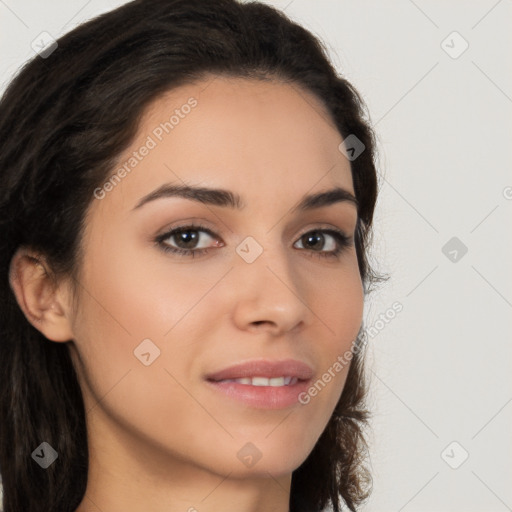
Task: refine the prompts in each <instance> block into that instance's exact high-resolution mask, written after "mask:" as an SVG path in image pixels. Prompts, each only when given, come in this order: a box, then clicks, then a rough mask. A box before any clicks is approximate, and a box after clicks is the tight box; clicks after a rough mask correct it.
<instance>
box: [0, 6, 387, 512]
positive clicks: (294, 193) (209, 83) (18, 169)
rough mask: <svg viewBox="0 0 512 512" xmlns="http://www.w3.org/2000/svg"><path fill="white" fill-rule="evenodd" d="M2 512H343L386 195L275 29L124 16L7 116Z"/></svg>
mask: <svg viewBox="0 0 512 512" xmlns="http://www.w3.org/2000/svg"><path fill="white" fill-rule="evenodd" d="M0 139H1V141H2V146H1V148H2V149H1V153H0V190H1V192H0V240H1V242H0V243H1V246H0V271H1V285H0V293H1V299H2V322H1V326H0V329H1V331H0V339H1V343H0V351H1V352H0V356H1V381H0V393H1V395H0V397H1V398H0V407H1V409H0V417H1V420H0V434H1V436H0V437H1V441H0V443H1V444H0V469H1V473H2V479H3V487H4V511H5V512H15V511H16V512H17V511H36V510H37V511H42V510H44V511H46V510H47V511H50V510H51V511H55V510H59V511H60V510H62V511H79V512H89V511H97V510H101V511H107V510H108V511H109V512H115V511H118V510H119V511H120V510H123V511H132V510H151V511H154V512H159V511H163V510H165V511H167V512H169V511H181V510H183V511H185V510H189V511H194V510H198V511H200V512H202V511H213V510H236V511H245V510H247V511H248V510H251V511H263V510H265V511H270V510H272V511H276V512H281V511H283V512H284V511H288V510H290V511H293V512H297V511H308V512H310V511H320V510H322V509H323V508H325V507H326V506H329V505H330V506H332V508H333V509H334V510H335V511H339V510H343V509H344V508H345V507H344V505H345V504H346V507H347V508H348V509H349V510H352V511H354V510H356V506H357V505H358V504H359V503H361V502H362V501H363V500H364V499H365V498H366V496H367V495H368V493H369V490H368V486H367V484H368V479H369V473H368V471H367V469H366V468H365V466H364V464H363V462H364V458H365V438H364V427H365V426H366V423H367V420H368V411H367V410H366V409H365V403H364V400H365V393H366V387H365V380H364V374H363V352H362V349H363V345H364V336H363V328H362V312H363V303H364V296H365V295H366V294H367V293H368V292H369V291H370V288H371V286H370V285H371V284H372V283H374V282H376V281H377V280H378V276H377V275H376V274H375V273H374V272H373V271H372V269H371V268H370V266H369V263H368V259H367V256H368V249H369V240H370V233H371V231H370V230H371V225H372V218H373V213H374V208H375V203H376V196H377V178H376V169H375V164H374V161H375V142H374V135H373V132H372V130H371V128H370V126H369V124H368V122H367V121H366V117H365V115H364V106H363V103H362V100H361V99H360V97H359V95H358V93H357V92H356V91H355V89H354V88H353V87H352V86H351V85H350V84H349V83H348V82H347V81H346V80H345V79H344V78H342V77H340V76H339V75H337V74H336V71H335V70H334V68H333V67H332V65H331V64H330V63H329V61H328V59H327V56H326V53H325V52H324V50H323V48H322V46H321V43H319V41H318V40H316V39H315V38H314V36H313V35H311V34H310V33H309V32H307V31H306V30H305V29H304V28H302V27H300V26H298V25H297V24H295V23H293V22H291V21H290V20H289V19H288V18H286V17H285V16H284V15H283V14H282V13H280V12H279V11H278V10H276V9H274V8H271V7H269V6H267V5H264V4H259V3H256V2H255V3H245V4H244V3H239V2H237V1H235V0H214V1H212V0H138V1H134V2H130V3H128V4H126V5H124V6H122V7H120V8H118V9H116V10H114V11H112V12H109V13H106V14H104V15H102V16H100V17H98V18H96V19H94V20H91V21H89V22H87V23H85V24H83V25H81V26H79V27H78V28H76V29H74V30H73V31H71V32H70V33H68V34H66V35H65V36H63V37H62V38H60V39H59V40H58V41H57V45H54V46H53V47H52V49H51V51H48V52H46V53H45V54H44V55H40V56H37V57H36V58H34V59H32V61H31V62H29V63H28V64H27V65H26V66H25V68H24V69H23V70H22V71H21V72H20V74H19V75H18V76H17V77H16V78H15V79H14V80H13V81H12V82H11V84H10V86H9V88H8V89H7V91H6V93H5V94H4V96H3V98H2V101H1V103H0Z"/></svg>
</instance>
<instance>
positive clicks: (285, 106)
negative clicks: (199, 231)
mask: <svg viewBox="0 0 512 512" xmlns="http://www.w3.org/2000/svg"><path fill="white" fill-rule="evenodd" d="M341 141H342V137H341V135H340V133H339V132H338V130H337V129H336V127H335V125H334V123H333V121H332V119H331V118H330V116H329V114H328V112H327V110H326V109H325V107H324V106H323V104H322V102H321V101H320V100H319V99H318V98H317V97H316V96H315V95H313V94H312V93H310V92H308V91H306V90H304V89H303V88H301V87H300V86H298V85H297V84H290V83H284V82H279V81H271V80H268V81H264V80H255V79H244V78H231V77H218V76H217V77H211V78H206V79H203V80H201V81H198V82H196V83H192V84H187V85H184V86H181V87H178V88H176V89H173V90H171V91H169V92H167V93H165V94H164V95H162V96H160V97H159V98H158V99H156V100H155V101H153V102H152V103H151V104H150V106H149V107H148V108H147V109H146V111H145V113H144V115H143V117H142V118H141V121H140V123H139V128H138V132H137V135H136V137H135V139H134V141H133V142H132V144H131V145H130V147H129V148H128V149H127V150H126V151H125V152H124V153H123V154H122V155H121V156H120V158H119V159H118V162H117V165H116V167H115V168H114V170H113V173H114V174H115V173H116V172H117V171H118V170H120V169H123V168H124V169H125V172H121V173H118V174H122V175H123V177H122V179H121V180H117V183H116V184H115V186H114V187H110V188H111V189H113V190H111V191H109V193H108V194H107V196H106V198H105V200H103V201H102V203H104V204H103V205H102V206H103V207H107V204H108V205H110V206H111V207H113V208H115V209H116V210H119V209H123V210H128V209H131V208H133V206H134V205H135V204H136V203H137V202H138V200H139V199H140V198H141V197H142V196H143V195H145V194H147V193H149V192H151V190H153V189H155V188H157V187H159V186H161V185H162V184H164V183H170V182H171V183H176V184H181V185H183V184H193V185H202V186H210V187H217V188H225V189H230V190H233V191H234V192H237V193H238V194H239V195H241V196H242V197H244V199H245V200H246V201H245V202H246V203H247V204H248V205H249V206H250V205H251V204H252V203H258V204H257V207H258V208H260V207H262V206H265V207H269V206H270V205H272V204H274V203H275V201H278V202H282V201H283V200H286V201H288V202H290V201H292V202H293V201H294V199H295V198H297V199H298V198H299V197H301V196H302V195H304V194H305V193H306V192H311V191H314V190H320V189H326V188H331V187H332V186H333V185H337V186H342V187H343V188H345V189H347V190H349V191H353V187H352V177H351V169H350V162H349V161H348V160H347V158H345V157H344V156H343V154H342V153H341V152H340V151H339V149H338V146H339V144H340V143H341ZM290 206H291V204H290Z"/></svg>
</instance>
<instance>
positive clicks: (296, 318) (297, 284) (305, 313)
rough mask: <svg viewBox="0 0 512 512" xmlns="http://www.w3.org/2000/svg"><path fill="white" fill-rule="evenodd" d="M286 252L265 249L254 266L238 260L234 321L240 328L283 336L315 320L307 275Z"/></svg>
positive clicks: (254, 262)
mask: <svg viewBox="0 0 512 512" xmlns="http://www.w3.org/2000/svg"><path fill="white" fill-rule="evenodd" d="M286 251H288V250H287V249H285V248H279V249H275V250H272V251H270V250H267V249H264V250H263V252H262V253H261V254H260V256H259V257H258V258H257V259H256V260H255V261H253V262H252V263H248V262H247V261H245V260H244V259H243V258H239V259H238V260H237V262H236V265H235V267H236V268H235V269H234V272H233V276H232V277H233V279H235V280H236V283H237V285H236V292H235V295H234V310H233V311H234V312H233V320H234V322H235V324H236V326H237V327H238V328H239V329H241V330H251V331H263V330H265V331H268V332H270V333H271V334H272V335H274V336H279V335H281V334H283V333H286V332H289V331H292V330H299V329H304V328H305V327H306V326H308V325H309V324H311V322H312V321H313V319H314V314H313V312H312V310H311V309H310V306H309V305H308V302H307V301H308V298H310V297H309V296H310V293H311V291H310V290H309V289H308V282H307V279H306V276H305V275H304V274H301V272H300V271H299V268H298V267H297V266H295V268H294V266H293V262H292V261H291V259H290V257H289V254H287V252H286ZM237 258H238V256H237Z"/></svg>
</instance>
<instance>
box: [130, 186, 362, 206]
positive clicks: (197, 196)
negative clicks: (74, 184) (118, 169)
mask: <svg viewBox="0 0 512 512" xmlns="http://www.w3.org/2000/svg"><path fill="white" fill-rule="evenodd" d="M167 197H181V198H183V199H189V200H191V201H197V202H201V203H204V204H210V205H213V206H221V207H224V208H232V209H236V210H243V209H244V208H245V203H244V201H243V199H242V197H241V196H240V195H238V194H236V193H234V192H231V191H230V190H225V189H216V188H206V187H195V186H191V185H175V184H172V183H166V184H164V185H162V186H161V187H159V188H157V189H156V190H153V191H152V192H150V193H149V194H147V195H145V196H144V197H143V198H142V199H140V201H139V202H138V203H137V204H136V205H135V207H134V208H133V210H136V209H137V208H140V207H142V206H143V205H145V204H146V203H149V202H150V201H155V200H157V199H162V198H167ZM342 202H348V203H349V204H353V205H354V206H355V207H356V209H358V207H359V202H358V200H357V198H356V197H355V196H354V195H353V194H352V193H351V192H349V191H348V190H345V189H343V188H341V187H335V188H333V189H330V190H326V191H324V192H318V193H316V194H310V195H307V196H304V197H303V198H302V199H301V201H300V203H299V204H298V205H297V206H295V207H294V208H293V210H292V211H307V210H313V209H315V208H323V207H325V206H330V205H333V204H336V203H342Z"/></svg>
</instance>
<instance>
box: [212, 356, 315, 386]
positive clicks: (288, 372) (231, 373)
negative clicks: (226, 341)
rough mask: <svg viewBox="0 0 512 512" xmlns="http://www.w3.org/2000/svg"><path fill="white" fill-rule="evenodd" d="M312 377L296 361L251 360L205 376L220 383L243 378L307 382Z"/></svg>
mask: <svg viewBox="0 0 512 512" xmlns="http://www.w3.org/2000/svg"><path fill="white" fill-rule="evenodd" d="M312 376H313V370H312V368H311V367H310V366H309V365H307V364H306V363H303V362H301V361H297V360H296V359H285V360H281V361H269V360H262V359H258V360H252V361H246V362H244V363H238V364H234V365H232V366H229V367H227V368H224V369H223V370H220V371H218V372H215V373H212V374H209V375H207V376H206V378H207V379H208V380H213V381H220V380H226V379H241V378H244V377H267V378H269V379H271V378H274V377H296V378H297V379H299V380H308V379H310V378H311V377H312Z"/></svg>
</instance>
